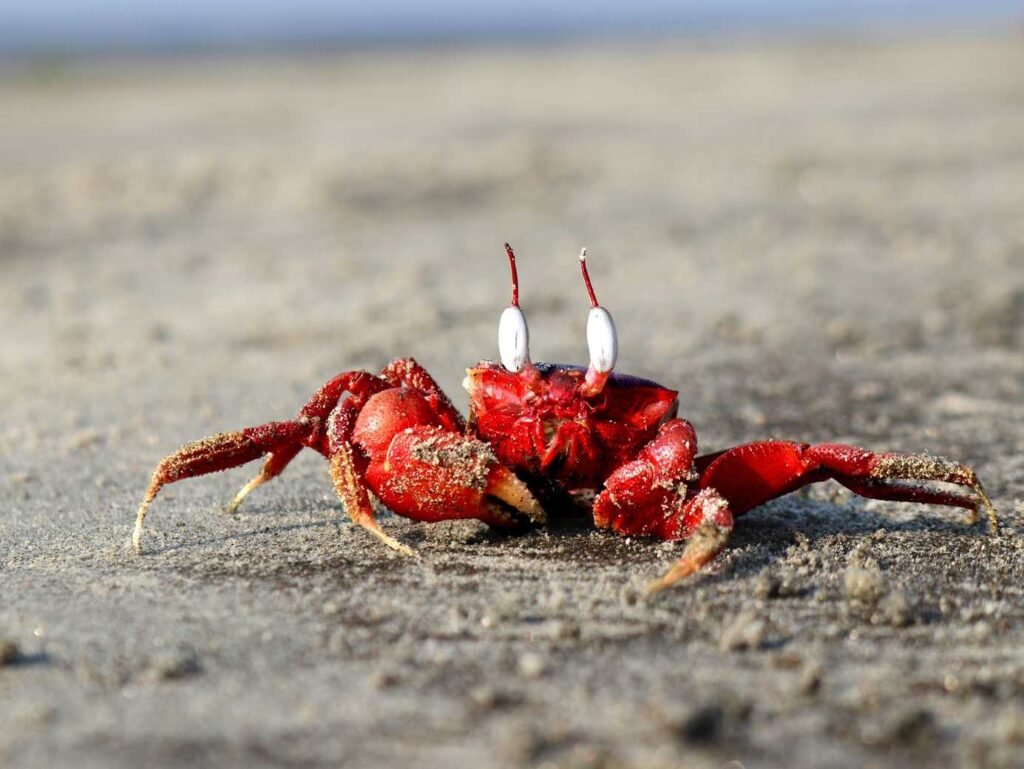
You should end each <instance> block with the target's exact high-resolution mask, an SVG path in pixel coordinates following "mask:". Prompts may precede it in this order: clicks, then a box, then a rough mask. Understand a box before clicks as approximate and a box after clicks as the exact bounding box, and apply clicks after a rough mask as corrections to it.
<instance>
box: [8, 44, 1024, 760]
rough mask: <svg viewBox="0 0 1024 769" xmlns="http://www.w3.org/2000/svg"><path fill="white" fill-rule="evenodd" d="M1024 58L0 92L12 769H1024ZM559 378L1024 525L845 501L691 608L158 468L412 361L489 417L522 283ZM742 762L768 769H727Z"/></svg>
mask: <svg viewBox="0 0 1024 769" xmlns="http://www.w3.org/2000/svg"><path fill="white" fill-rule="evenodd" d="M1021 72H1024V43H1022V41H1021V39H1020V38H1019V37H1013V36H1011V35H1009V34H1007V36H1005V37H997V36H995V37H974V38H968V37H945V38H941V39H932V40H927V39H919V40H913V39H911V40H891V41H887V42H875V43H858V42H817V43H814V42H803V43H783V42H779V43H773V44H764V45H752V44H745V45H739V44H735V45H710V44H705V45H701V44H696V43H670V42H664V43H660V44H658V45H657V46H655V47H643V46H640V45H619V46H616V45H606V46H592V47H585V46H584V47H570V48H564V49H559V48H529V49H517V48H511V47H509V48H499V49H497V50H482V49H481V50H434V51H425V52H365V53H358V54H356V53H353V54H350V55H337V56H325V57H310V58H306V59H295V58H292V59H286V58H272V57H268V58H252V59H239V60H203V61H198V60H169V61H163V62H144V61H120V62H109V63H91V64H88V65H76V64H67V63H61V62H51V63H48V64H41V65H39V66H35V67H29V68H27V69H21V70H16V71H15V70H8V71H7V73H6V75H5V76H4V77H3V78H2V80H0V103H2V104H3V110H2V118H0V271H2V278H0V329H2V331H0V343H2V358H0V398H2V402H3V403H4V409H3V415H4V416H3V420H2V423H0V642H3V643H0V660H2V663H0V765H3V766H5V767H42V766H48V767H71V766H73V767H75V769H91V768H92V767H96V768H97V769H98V768H100V767H103V768H107V767H122V766H123V767H128V766H171V765H188V766H198V767H207V766H209V767H227V766H238V767H263V766H289V767H335V766H345V767H371V766H417V767H452V766H457V767H462V766H465V767H480V768H481V769H486V768H489V767H525V766H552V767H574V768H576V769H583V768H584V767H591V768H596V767H637V768H641V767H642V768H644V769H648V768H649V769H660V768H661V767H704V766H707V767H718V766H723V765H728V766H732V767H738V766H740V764H742V765H743V766H747V767H773V766H778V767H808V768H811V767H813V768H815V769H819V768H821V767H861V766H872V767H905V766H909V765H919V766H946V765H963V766H969V767H1012V766H1024V758H1022V756H1024V600H1022V590H1024V587H1022V585H1024V546H1022V542H1024V540H1022V539H1021V538H1020V536H1019V535H1020V534H1021V533H1022V532H1021V524H1020V515H1021V512H1022V508H1021V506H1022V502H1021V500H1022V497H1024V452H1022V448H1024V437H1022V433H1021V424H1022V423H1024V421H1022V420H1024V379H1022V377H1024V357H1022V349H1024V327H1022V326H1024V266H1022V265H1024V78H1022V77H1021V74H1020V73H1021ZM506 239H507V240H510V241H512V242H513V243H514V244H515V245H516V246H517V248H518V251H519V254H520V261H521V265H520V272H521V277H522V283H523V286H522V291H523V306H524V308H525V310H526V312H527V314H528V316H529V319H530V321H531V324H532V330H533V339H534V347H533V353H534V357H535V358H537V359H542V360H559V361H568V362H577V363H578V362H584V359H585V345H584V333H583V329H584V323H585V318H586V311H587V303H586V300H585V296H584V292H583V288H582V286H581V285H580V281H579V278H578V273H577V267H576V262H575V256H576V253H577V252H578V250H579V247H580V246H581V245H586V246H588V247H589V249H590V254H591V269H592V273H593V275H594V278H595V282H596V287H597V290H598V295H599V296H600V298H601V300H602V302H603V303H604V304H605V305H606V306H608V307H609V308H610V309H611V310H612V312H613V313H614V314H615V316H616V318H617V321H618V324H619V329H620V336H621V340H620V341H621V361H620V367H619V368H620V369H621V370H622V371H629V372H632V373H635V374H639V375H642V376H647V377H651V378H654V379H656V380H658V381H661V382H663V383H665V384H667V385H670V386H675V387H678V388H679V389H680V390H681V391H682V396H681V397H682V403H683V413H684V414H685V415H686V416H688V417H689V418H690V419H691V420H692V421H693V422H695V424H696V425H697V427H698V430H699V431H700V435H701V440H702V446H703V448H705V449H707V450H710V449H713V448H718V447H724V446H727V445H731V444H733V443H737V442H741V441H745V440H750V439H754V438H758V437H768V436H778V437H787V438H799V439H806V440H824V439H839V440H845V441H851V442H856V443H859V444H862V445H866V446H870V447H873V448H877V449H906V450H929V451H932V452H936V453H941V454H945V455H949V456H952V457H956V458H960V459H963V460H964V461H968V462H970V463H972V464H973V465H974V466H975V467H976V469H977V470H978V472H979V474H980V475H981V477H982V478H983V479H984V481H985V483H986V484H987V485H988V487H989V490H990V492H991V493H992V495H993V497H994V499H995V502H996V505H997V506H998V507H999V509H1000V510H1001V512H1002V514H1003V519H1004V521H1005V532H1004V534H1003V535H1002V536H999V537H989V536H986V534H985V532H984V529H983V527H982V526H980V525H979V526H977V527H974V528H965V527H963V526H961V525H960V524H959V522H958V516H957V515H956V514H955V513H950V512H949V511H945V510H940V509H935V508H916V507H911V506H908V505H898V504H891V503H882V502H870V501H865V500H862V499H858V498H853V497H851V496H850V495H849V494H848V493H847V492H845V491H844V490H842V489H841V488H839V487H836V486H834V485H833V484H827V485H822V486H818V487H815V488H813V489H810V490H807V491H805V492H803V493H799V494H795V495H792V496H790V497H788V498H786V499H783V500H779V501H777V502H774V503H771V504H769V505H767V506H765V507H763V508H762V509H759V510H757V511H756V512H753V513H751V514H750V515H749V516H747V517H746V518H744V519H743V520H742V521H741V525H740V526H739V527H738V530H737V532H736V534H735V536H734V538H733V543H732V547H731V549H730V550H729V551H728V552H727V554H726V555H725V556H724V557H722V558H720V559H719V561H718V562H717V563H716V564H715V565H714V566H713V568H711V569H709V570H708V573H707V574H706V575H705V576H702V577H700V578H697V579H695V580H693V582H692V583H691V584H689V585H687V586H685V587H683V588H681V589H677V590H673V591H670V592H667V593H665V594H663V595H659V596H658V597H657V598H656V599H654V600H649V601H648V600H643V599H640V598H638V591H639V588H640V587H641V586H642V585H643V584H644V583H645V582H646V581H647V580H648V579H650V578H652V577H653V576H655V575H657V574H658V573H659V572H660V571H661V570H662V569H664V568H665V567H666V566H667V565H668V564H669V563H670V562H671V561H672V560H673V558H674V557H675V556H676V555H677V554H678V552H679V547H678V546H677V545H664V544H661V543H657V542H651V541H642V540H622V539H618V538H616V537H614V536H611V535H607V534H605V533H596V532H592V531H588V530H585V529H572V528H568V529H561V530H556V531H550V532H536V533H531V534H527V535H525V536H520V537H505V536H496V535H493V534H491V533H489V532H488V531H487V530H486V529H485V528H483V527H481V526H478V525H476V524H473V523H460V524H441V525H436V526H432V527H431V526H424V525H420V524H415V523H411V522H408V521H405V520H403V519H397V518H395V517H394V516H390V515H385V516H383V517H382V521H383V524H384V525H385V526H386V527H387V529H388V530H389V531H390V532H392V533H394V534H395V535H397V536H399V537H400V538H402V539H403V540H404V541H405V542H408V543H410V544H412V545H414V546H415V547H416V548H417V549H418V550H419V551H420V552H421V553H422V554H423V557H422V559H420V560H418V561H412V560H408V559H403V558H401V557H397V556H395V555H393V554H391V553H389V552H386V551H385V550H384V548H382V547H381V546H379V545H378V544H377V543H376V542H375V541H372V540H371V539H370V537H368V536H367V535H366V534H364V533H363V532H361V531H358V530H356V529H354V528H353V526H352V525H351V524H349V523H348V521H347V520H346V517H345V515H344V513H343V511H342V509H341V507H340V505H339V503H338V502H337V500H336V499H335V497H334V496H333V493H332V492H331V488H330V484H329V482H328V479H327V476H326V469H325V466H324V463H323V461H322V460H321V459H320V458H319V457H317V456H313V455H310V456H302V457H300V458H299V459H298V460H297V461H296V462H295V463H294V464H293V466H292V467H291V468H289V470H288V472H287V473H286V474H285V476H283V478H282V479H280V480H278V481H275V482H274V483H273V484H272V485H269V486H267V487H264V488H262V489H260V490H258V491H257V492H256V493H254V494H253V495H252V497H251V498H250V500H249V502H248V503H247V505H246V506H245V507H244V508H243V510H242V511H241V512H240V513H239V514H238V515H236V516H233V517H232V516H225V515H223V514H221V513H219V512H218V510H219V507H220V505H222V504H223V503H224V502H226V501H227V500H228V499H230V497H231V495H232V494H233V493H234V491H235V490H236V489H237V488H238V486H240V485H241V484H242V483H243V482H244V481H245V480H247V479H248V477H250V475H251V473H252V472H254V471H255V468H245V469H243V470H236V471H232V472H230V473H225V474H222V475H218V476H213V477H208V478H205V479H201V480H196V481H191V482H188V483H183V484H180V485H176V486H173V487H170V488H168V489H167V490H166V491H165V493H164V494H163V495H162V496H161V497H160V498H159V499H158V500H157V502H156V504H155V505H154V506H153V509H152V513H151V516H150V523H149V528H148V530H147V535H146V542H147V547H148V549H149V551H150V552H149V554H148V555H146V556H144V557H135V556H133V555H131V554H130V553H128V552H126V550H125V548H124V544H125V542H126V540H127V538H128V536H129V533H130V531H131V524H132V519H133V516H134V512H135V508H136V506H137V504H138V502H139V500H140V498H141V496H142V493H143V490H144V488H145V485H146V482H147V479H148V475H149V473H150V471H151V469H152V467H153V466H154V465H155V464H156V462H157V461H158V460H159V459H160V458H161V457H162V456H163V455H164V454H165V453H167V452H169V451H170V450H172V449H174V448H175V447H177V446H178V445H179V444H181V443H182V442H184V441H186V440H190V439H193V438H197V437H200V436H203V435H206V434H209V433H212V432H216V431H219V430H226V429H233V428H236V427H240V426H243V425H248V424H256V423H260V422H263V421H267V420H271V419H280V418H286V417H288V416H290V415H291V414H292V413H294V411H295V410H296V409H297V408H298V406H299V405H301V403H302V402H303V401H304V400H305V398H306V397H307V396H308V394H309V393H311V392H312V391H313V389H315V388H316V387H317V386H318V385H319V384H320V383H321V382H323V381H324V380H325V379H327V378H328V377H329V376H331V375H333V374H334V373H336V372H337V371H340V370H344V369H350V368H361V367H369V368H374V369H375V368H378V367H380V366H381V365H382V364H384V363H385V362H387V361H388V360H389V359H390V358H392V357H395V356H399V355H414V356H416V357H417V358H418V359H419V360H420V361H421V362H422V363H424V364H425V365H426V366H427V367H428V368H429V369H430V370H431V371H433V372H435V373H436V375H437V377H438V378H439V379H440V381H441V383H442V384H443V385H444V386H445V387H446V388H447V389H448V390H449V391H450V392H452V393H453V395H454V397H455V399H456V401H457V402H459V403H462V402H463V398H462V395H461V393H460V386H459V385H460V381H461V378H462V374H463V370H464V368H465V367H466V366H467V365H470V364H472V363H473V362H475V361H476V360H478V359H479V358H481V357H490V356H493V355H494V354H495V345H496V340H495V327H496V324H497V319H498V314H499V312H500V310H501V309H502V307H504V305H505V304H506V303H507V296H508V288H507V283H508V279H507V273H506V266H505V263H504V257H503V255H502V251H501V243H502V242H503V241H504V240H506ZM730 761H736V762H740V763H727V762H730Z"/></svg>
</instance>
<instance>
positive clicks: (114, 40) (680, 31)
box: [0, 0, 1024, 58]
mask: <svg viewBox="0 0 1024 769" xmlns="http://www.w3.org/2000/svg"><path fill="white" fill-rule="evenodd" d="M1021 23H1024V4H1022V3H1020V2H1019V1H1016V2H1011V1H1010V0H978V2H971V3H966V2H962V1H958V0H933V1H932V2H927V1H926V0H895V1H893V2H885V1H884V0H855V1H854V2H847V3H842V4H840V3H836V2H835V1H834V0H779V1H778V2H771V0H719V1H718V2H715V0H685V1H684V2H671V0H636V2H633V3H630V4H629V5H628V6H627V5H626V4H624V3H621V2H614V1H613V0H594V1H593V2H584V1H583V0H565V2H563V3H561V4H559V5H558V6H557V7H553V6H551V5H550V4H548V3H546V2H540V1H539V0H520V1H519V2H515V3H513V2H509V1H508V0H499V1H497V2H492V3H489V4H487V5H486V6H480V5H478V4H474V3H471V2H468V0H441V1H440V2H434V3H431V4H429V6H428V5H425V4H422V3H418V2H416V0H382V2H378V3H377V4H375V5H374V6H373V7H372V8H371V7H368V6H366V5H365V4H361V3H356V2H354V1H353V0H342V1H341V2H330V0H296V1H295V2H292V3H290V4H288V6H287V7H285V6H283V5H282V4H278V3H274V2H271V0H247V1H244V0H224V1H223V2H220V3H217V4H209V3H205V2H203V1H202V0H179V2H177V3H175V4H174V5H171V6H155V5H142V4H140V3H137V2H131V1H130V0H54V1H53V2H50V3H47V4H45V5H44V4H40V3H38V2H30V1H29V0H13V1H9V2H8V3H5V4H4V5H3V7H0V55H3V56H5V57H7V58H10V57H15V58H17V57H21V56H33V55H39V54H69V55H79V54H84V55H89V54H102V53H150V52H152V53H174V52H177V51H185V52H189V51H221V50H223V51H227V52H230V51H233V50H254V49H255V50H275V49H288V48H295V47H316V46H325V47H328V46H358V45H389V44H397V45H401V44H418V43H425V44H430V43H444V42H472V41H495V40H499V41H500V40H518V41H544V40H562V39H579V38H594V37H597V38H616V37H631V36H657V35H675V36H694V37H710V38H715V37H722V36H729V35H735V34H744V35H746V34H753V35H757V34H768V35H773V34H786V33H800V34H814V33H824V34H835V33H862V32H877V31H894V30H895V31H914V30H916V29H924V30H926V31H934V30H941V29H943V28H963V27H964V26H968V27H970V26H977V27H981V28H985V27H993V26H997V25H1001V24H1011V25H1013V24H1021Z"/></svg>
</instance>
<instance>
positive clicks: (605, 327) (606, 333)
mask: <svg viewBox="0 0 1024 769" xmlns="http://www.w3.org/2000/svg"><path fill="white" fill-rule="evenodd" d="M580 272H582V273H583V283H584V285H585V286H586V287H587V294H588V295H589V296H590V315H589V316H588V317H587V347H589V348H590V367H591V368H592V369H593V370H594V371H596V372H598V373H599V374H607V373H608V372H609V371H611V370H612V369H613V368H615V361H616V359H617V358H618V357H619V336H618V334H616V333H615V321H613V320H612V314H611V313H610V312H608V310H606V309H605V308H604V307H602V306H601V305H599V304H598V303H597V296H596V295H595V294H594V286H593V285H592V284H591V282H590V273H589V272H588V271H587V249H585V248H584V249H583V250H582V251H580Z"/></svg>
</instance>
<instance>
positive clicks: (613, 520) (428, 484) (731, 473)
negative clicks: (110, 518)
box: [132, 243, 998, 592]
mask: <svg viewBox="0 0 1024 769" xmlns="http://www.w3.org/2000/svg"><path fill="white" fill-rule="evenodd" d="M505 251H506V254H507V257H508V262H509V266H510V269H511V277H512V298H511V303H510V304H509V306H508V307H507V308H505V310H504V311H503V312H502V314H501V318H500V321H499V324H498V348H499V353H500V361H491V360H483V361H481V362H480V363H478V364H477V365H476V366H473V367H472V368H470V369H468V370H467V372H466V379H465V382H464V386H465V388H466V390H468V392H469V418H468V420H467V419H464V418H463V417H462V415H461V414H460V413H459V411H458V410H457V409H456V408H455V406H454V405H453V404H452V402H451V400H450V399H449V398H448V396H447V395H445V393H444V392H443V391H442V390H441V388H440V387H439V386H438V384H437V382H436V381H434V379H433V377H431V376H430V374H429V373H427V371H426V370H425V369H424V368H423V367H421V366H420V365H419V364H418V363H416V361H415V360H413V359H412V358H398V359H396V360H394V361H392V362H391V363H389V364H388V365H386V366H385V367H384V368H383V369H381V370H380V372H379V373H377V374H372V373H369V372H367V371H346V372H343V373H341V374H338V375H337V376H335V377H334V378H333V379H331V380H330V381H328V382H327V383H326V384H324V385H323V386H322V387H321V388H320V389H319V390H317V391H316V393H315V394H314V395H313V397H312V398H310V400H309V402H308V403H306V405H305V406H303V407H302V409H301V410H300V411H299V413H298V415H297V416H296V417H295V418H294V419H290V420H287V421H283V422H269V423H267V424H263V425H259V426H256V427H247V428H244V429H242V430H238V431H235V432H227V433H220V434H218V435H213V436H211V437H208V438H203V439H202V440H199V441H195V442H192V443H188V444H186V445H184V446H182V447H181V448H180V449H178V450H177V451H175V452H174V453H173V454H170V455H169V456H167V457H166V458H164V459H163V460H162V461H161V462H160V463H159V465H158V466H157V467H156V470H155V471H154V473H153V476H152V480H151V481H150V484H149V487H148V488H147V490H146V493H145V496H144V498H143V500H142V503H141V505H140V507H139V510H138V514H137V516H136V521H135V530H134V532H133V535H132V544H133V546H134V548H135V549H136V551H140V550H141V536H142V530H143V522H144V520H145V518H146V512H147V510H148V509H149V506H150V504H151V503H152V502H153V500H154V498H155V497H156V496H157V494H158V493H159V491H160V490H161V489H162V488H163V487H164V486H166V485H167V484H169V483H173V482H175V481H180V480H184V479H186V478H192V477H195V476H199V475H204V474H206V473H212V472H217V471H221V470H226V469H228V468H233V467H237V466H239V465H243V464H246V463H248V462H251V461H253V460H255V459H259V458H261V457H262V458H264V462H263V466H262V470H261V471H260V473H259V474H258V475H256V477H255V478H253V479H252V480H250V481H249V482H248V483H246V484H245V485H244V486H243V487H242V489H241V490H240V491H239V492H238V494H237V495H236V496H235V497H234V499H233V500H232V502H231V503H230V504H229V505H228V506H227V510H228V511H230V512H233V511H235V510H236V509H237V508H238V506H239V505H240V504H241V503H242V500H243V499H245V497H246V496H247V495H248V494H249V493H250V492H252V491H253V489H255V488H257V487H258V486H261V485H263V484H264V483H266V482H267V481H269V480H271V479H273V478H276V477H277V476H278V475H280V474H281V472H282V471H283V470H284V469H285V468H286V467H287V466H288V463H289V462H291V461H292V459H294V458H295V456H296V455H297V454H298V453H299V452H300V451H302V449H304V448H309V449H312V450H314V451H316V452H319V453H320V454H322V455H323V456H324V457H325V458H326V459H327V461H328V463H329V468H330V477H331V480H332V481H333V484H334V489H335V491H336V493H337V495H338V497H339V498H340V499H341V501H342V503H343V504H344V507H345V510H346V511H347V513H348V515H349V516H350V518H351V519H352V521H353V522H354V523H356V524H358V525H359V526H361V527H362V528H363V529H365V530H366V531H368V532H369V533H371V534H373V535H374V536H376V537H377V538H378V539H379V540H380V541H381V542H383V543H384V544H385V545H387V546H388V547H390V548H392V549H394V550H396V551H398V552H400V553H403V554H405V555H415V552H414V551H413V550H412V549H411V548H410V547H409V546H408V545H406V544H404V543H402V542H400V541H398V540H397V539H395V538H394V537H392V536H390V535H389V534H388V533H387V532H385V531H384V530H383V529H382V528H381V526H380V524H379V523H378V521H377V519H376V515H375V507H374V503H373V498H376V500H378V501H379V502H380V503H382V504H383V505H384V506H385V507H387V508H388V509H390V510H391V511H392V512H394V513H396V514H398V515H401V516H405V517H407V518H411V519H414V520H417V521H424V522H434V521H446V520H453V519H466V518H471V519H477V520H480V521H483V522H484V523H486V524H488V525H490V526H492V527H495V528H498V529H508V530H515V529H521V528H523V527H524V526H527V527H529V526H543V525H545V524H546V523H547V522H548V521H549V517H551V518H552V519H553V518H554V517H555V516H566V515H568V513H567V512H566V511H568V510H574V509H578V507H579V506H580V505H581V504H582V505H585V506H588V507H589V511H590V515H591V516H592V519H593V523H594V525H595V526H596V527H597V528H599V529H610V530H611V531H613V532H615V533H616V534H619V535H623V536H634V535H642V536H649V537H656V538H660V539H663V540H685V542H686V545H685V547H684V548H683V551H682V553H681V556H680V558H679V560H678V561H677V562H676V563H675V564H674V565H673V566H672V567H671V568H670V569H669V570H668V571H667V572H666V573H665V574H663V575H662V576H661V577H660V578H658V579H657V580H656V581H654V582H652V583H651V584H650V585H649V587H648V589H649V590H650V591H652V592H653V591H657V590H661V589H664V588H667V587H669V586H671V585H673V584H675V583H677V582H679V581H680V580H683V579H685V578H686V577H688V576H690V575H692V574H694V573H696V572H698V571H699V570H700V569H701V568H702V567H704V566H705V565H706V564H708V563H709V562H710V561H712V560H713V559H714V558H715V557H716V556H717V555H718V554H719V553H721V552H722V550H723V549H724V548H725V546H726V544H727V542H728V540H729V535H730V533H731V532H732V530H733V527H734V524H735V521H736V519H737V518H738V517H739V516H741V515H743V514H744V513H746V512H748V511H750V510H752V509H753V508H756V507H758V506H759V505H761V504H763V503H765V502H767V501H769V500H771V499H774V498H776V497H779V496H782V495H784V494H787V493H789V492H792V491H794V490H796V489H798V488H800V487H802V486H805V485H807V484H811V483H816V482H818V481H823V480H827V479H833V480H836V481H838V482H839V483H841V484H842V485H843V486H846V487H847V488H848V489H850V490H851V491H853V492H854V493H856V494H858V495H860V496H862V497H870V498H873V499H883V500H896V501H904V502H920V503H929V504H934V505H945V506H950V507H959V508H964V509H966V510H967V511H969V513H968V516H967V521H968V523H969V524H973V523H975V522H976V521H977V519H978V514H979V512H985V513H986V514H987V517H988V520H989V525H990V528H991V530H992V531H993V532H995V531H997V527H998V521H997V517H996V512H995V509H994V508H993V506H992V503H991V501H990V499H989V497H988V495H987V494H986V493H985V491H984V489H983V488H982V485H981V483H980V482H979V480H978V478H977V475H976V474H975V472H974V471H973V470H972V469H971V468H970V467H968V466H967V465H964V464H960V463H958V462H954V461H951V460H948V459H944V458H941V457H936V456H931V455H928V454H908V453H891V452H886V453H875V452H873V451H869V450H867V449H863V448H858V447H856V446H849V445H844V444H839V443H817V444H808V443H801V442H796V441H789V440H762V441H756V442H753V443H746V444H743V445H740V446H735V447H733V448H729V449H725V450H722V451H715V452H713V453H709V454H698V452H697V433H696V431H695V430H694V427H693V425H692V424H690V422H688V421H687V420H685V419H682V418H680V417H679V416H677V412H678V408H679V397H678V396H679V393H678V392H677V391H676V390H672V389H670V388H668V387H664V386H662V385H660V384H657V383H656V382H652V381H649V380H646V379H641V378H638V377H634V376H629V375H626V374H620V373H616V372H614V371H613V369H614V367H615V363H616V358H617V355H618V339H617V335H616V330H615V324H614V322H613V321H612V316H611V314H610V313H609V312H608V310H607V309H605V308H604V307H602V306H601V305H600V304H599V303H598V301H597V297H596V295H595V292H594V287H593V285H592V283H591V279H590V275H589V273H588V270H587V262H586V249H584V250H583V251H582V252H581V254H580V258H579V264H580V271H581V273H582V277H583V283H584V286H585V287H586V291H587V296H588V297H589V300H590V305H591V309H590V311H589V317H588V320H587V343H588V347H589V351H590V363H589V366H587V367H583V366H575V365H564V364H551V363H539V362H536V363H535V362H533V361H531V360H530V355H529V330H528V326H527V324H526V316H525V314H524V313H523V311H522V309H521V308H520V306H519V280H518V274H517V271H516V258H515V253H514V252H513V250H512V248H511V247H510V246H509V245H508V244H507V243H506V244H505ZM937 484H938V485H937Z"/></svg>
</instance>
